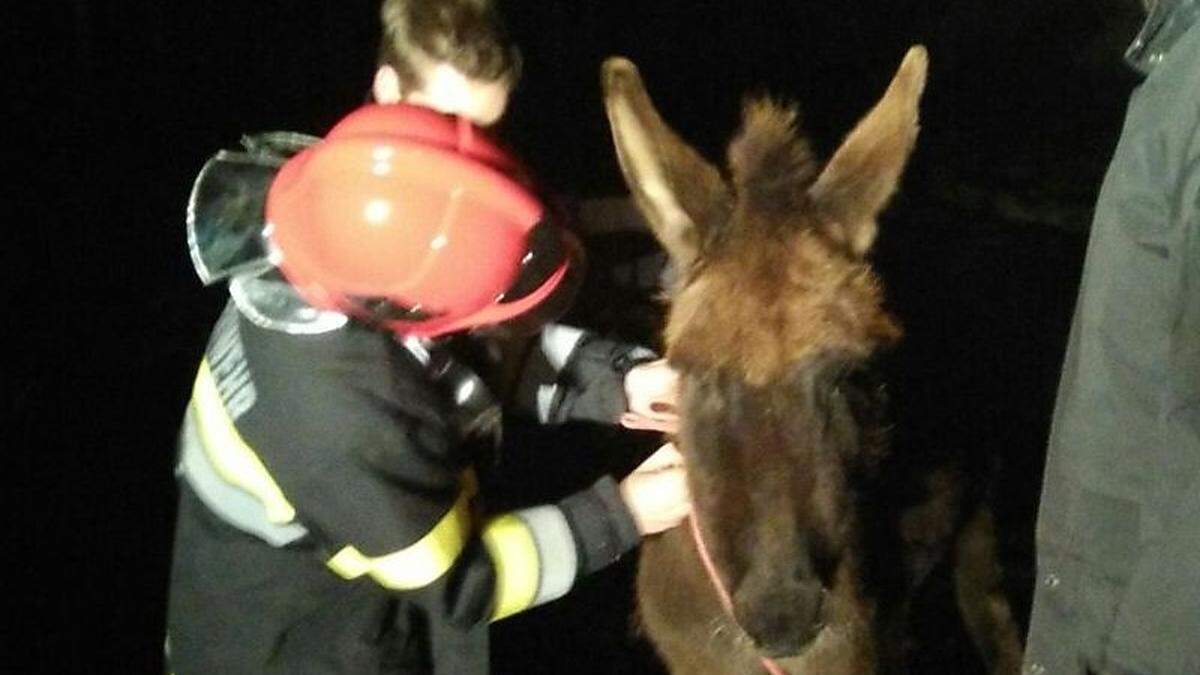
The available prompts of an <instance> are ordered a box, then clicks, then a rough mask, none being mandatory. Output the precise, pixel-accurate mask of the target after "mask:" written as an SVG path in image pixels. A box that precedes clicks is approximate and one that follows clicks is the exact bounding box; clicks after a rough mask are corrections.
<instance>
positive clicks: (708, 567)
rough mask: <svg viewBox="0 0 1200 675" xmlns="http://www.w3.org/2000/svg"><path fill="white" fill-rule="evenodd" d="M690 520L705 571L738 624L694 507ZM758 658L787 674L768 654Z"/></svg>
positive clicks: (772, 670)
mask: <svg viewBox="0 0 1200 675" xmlns="http://www.w3.org/2000/svg"><path fill="white" fill-rule="evenodd" d="M688 520H689V521H690V522H691V525H692V527H691V530H692V540H693V541H694V542H696V553H699V554H700V562H702V563H704V571H705V572H707V573H708V579H709V581H711V582H712V585H713V588H714V589H716V591H717V598H718V599H720V601H721V606H722V607H724V608H725V613H726V614H728V615H729V618H730V619H733V623H734V625H737V619H736V618H735V617H734V615H733V598H731V597H730V596H729V590H728V589H726V588H725V584H724V583H723V582H722V581H721V575H720V574H719V573H717V566H716V565H715V564H714V563H713V559H712V556H711V555H709V553H708V547H707V546H705V545H704V537H703V536H701V534H700V519H699V518H698V517H697V516H696V511H695V510H694V509H693V510H692V515H691V516H690V517H689V518H688ZM739 628H740V626H739ZM758 658H759V660H760V661H761V662H762V666H763V668H764V669H765V670H766V671H767V672H768V673H770V674H771V675H787V674H786V673H785V672H784V670H783V668H781V667H780V666H779V664H778V663H775V661H773V660H772V659H770V658H768V657H766V656H759V657H758Z"/></svg>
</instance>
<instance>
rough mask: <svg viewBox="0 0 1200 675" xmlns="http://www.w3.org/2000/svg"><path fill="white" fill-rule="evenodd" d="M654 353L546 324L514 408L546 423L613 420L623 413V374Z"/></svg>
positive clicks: (576, 330)
mask: <svg viewBox="0 0 1200 675" xmlns="http://www.w3.org/2000/svg"><path fill="white" fill-rule="evenodd" d="M656 358H658V357H657V355H656V354H655V353H654V352H653V351H651V350H650V349H647V348H646V347H642V346H638V345H633V344H629V343H624V342H618V341H615V340H609V339H605V338H601V337H599V336H597V335H595V334H592V333H589V332H587V331H584V330H582V329H579V328H574V327H571V326H565V325H561V324H551V325H549V326H547V327H546V328H545V329H544V330H543V331H542V334H541V337H540V340H539V348H537V349H533V350H531V354H530V356H529V359H528V361H527V362H526V364H525V368H524V370H523V372H522V375H521V381H520V383H519V385H518V387H517V396H516V399H517V400H516V404H517V406H518V409H519V411H521V412H524V413H526V414H530V415H533V416H536V418H537V419H538V421H540V422H542V423H545V424H561V423H564V422H569V421H589V422H600V423H606V424H612V423H615V422H616V421H617V420H618V419H619V418H620V416H621V413H623V412H625V410H626V409H627V407H628V403H627V401H626V399H625V386H624V385H625V375H626V373H628V372H629V369H630V368H632V367H634V366H635V365H637V364H639V363H644V362H646V361H652V360H654V359H656Z"/></svg>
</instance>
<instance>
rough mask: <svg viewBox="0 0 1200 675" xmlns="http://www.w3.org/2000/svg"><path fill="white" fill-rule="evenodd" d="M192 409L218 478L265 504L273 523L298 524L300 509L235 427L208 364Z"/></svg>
mask: <svg viewBox="0 0 1200 675" xmlns="http://www.w3.org/2000/svg"><path fill="white" fill-rule="evenodd" d="M192 408H193V410H195V412H196V422H197V424H196V426H197V428H198V430H199V433H200V440H201V443H202V445H203V446H204V452H205V454H207V455H208V459H209V461H210V462H211V463H212V466H213V468H214V469H215V470H216V472H217V474H219V475H220V476H221V478H222V479H224V480H225V481H226V482H227V483H229V484H230V485H235V486H237V487H239V488H241V489H243V490H245V491H246V492H249V493H250V494H252V495H254V496H255V497H256V498H257V499H258V500H259V501H261V502H262V503H263V506H264V507H265V508H266V511H267V520H269V521H270V522H272V523H274V524H276V525H282V524H284V523H290V522H291V521H293V520H295V518H296V509H294V508H293V507H292V505H291V504H290V503H288V500H287V499H286V498H285V497H284V496H283V491H281V490H280V489H279V486H278V485H276V484H275V481H274V480H273V479H272V478H271V474H270V473H268V472H267V468H266V467H265V466H263V463H262V460H260V459H259V458H258V455H257V454H256V453H255V452H254V450H252V449H251V448H250V446H249V445H247V444H246V441H244V440H243V439H242V436H241V434H239V433H238V430H237V429H236V428H235V427H234V426H233V420H231V419H230V418H229V413H227V412H226V411H225V404H224V403H223V402H222V401H221V395H220V393H218V392H217V385H216V382H215V381H214V380H213V376H212V371H211V370H209V367H208V361H207V360H204V361H201V362H200V372H199V373H198V374H197V375H196V385H195V386H194V387H193V388H192Z"/></svg>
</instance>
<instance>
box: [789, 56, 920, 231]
mask: <svg viewBox="0 0 1200 675" xmlns="http://www.w3.org/2000/svg"><path fill="white" fill-rule="evenodd" d="M928 65H929V57H928V56H927V54H926V53H925V48H924V47H921V46H915V47H912V48H910V49H909V50H908V53H907V54H905V56H904V61H903V62H902V63H901V64H900V69H899V70H897V71H896V75H895V77H893V78H892V83H891V84H890V85H888V89H887V92H886V93H884V95H883V98H881V99H880V100H879V103H877V104H875V107H874V108H872V109H871V112H869V113H867V115H866V116H865V117H863V119H862V120H861V121H859V123H858V125H857V126H856V127H854V130H853V131H851V132H850V134H849V135H848V136H846V139H845V140H844V141H843V142H842V145H841V147H840V148H838V150H837V152H835V153H834V155H833V158H832V159H830V160H829V163H828V164H827V165H826V166H825V169H824V170H823V171H822V172H821V176H820V177H819V178H817V181H816V183H814V184H813V186H812V188H811V193H810V194H811V195H812V198H813V201H814V202H815V203H816V204H817V205H818V207H819V208H820V209H821V210H822V211H823V212H824V213H825V215H826V216H827V217H828V218H829V219H830V220H831V224H830V228H831V230H832V232H831V233H832V234H833V235H834V236H836V237H838V238H840V239H843V240H844V241H845V243H846V244H847V245H848V246H849V247H850V249H851V250H852V251H854V252H855V253H856V254H858V255H863V254H864V253H866V252H867V250H868V249H870V248H871V244H872V243H873V242H874V241H875V232H876V228H877V224H876V220H875V219H876V217H877V216H878V215H879V212H880V211H882V210H883V207H884V206H886V205H887V202H888V200H889V199H890V198H891V196H892V194H893V193H894V192H895V191H896V185H897V183H898V182H899V180H900V173H901V172H902V171H903V170H904V164H905V162H907V161H908V156H909V155H910V154H911V153H912V149H913V144H914V143H915V142H916V139H917V129H918V124H917V113H918V104H919V103H920V100H921V92H922V90H923V89H924V88H925V73H926V71H927V70H928Z"/></svg>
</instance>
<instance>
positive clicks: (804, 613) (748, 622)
mask: <svg viewBox="0 0 1200 675" xmlns="http://www.w3.org/2000/svg"><path fill="white" fill-rule="evenodd" d="M754 605H755V606H753V607H750V606H747V605H745V604H744V603H742V604H741V606H739V607H738V611H737V612H736V613H737V615H738V621H739V623H740V624H741V626H742V629H743V630H745V631H746V633H747V634H748V635H749V636H750V639H751V640H753V641H754V645H755V647H756V648H758V650H759V651H760V652H761V653H762V654H763V655H765V656H769V657H772V658H784V657H788V656H796V655H798V654H799V653H800V652H802V651H804V649H805V648H806V647H808V645H809V644H810V643H811V642H812V641H813V640H814V639H816V637H817V634H818V633H820V632H821V629H822V628H824V627H825V621H824V620H825V589H824V588H823V587H822V586H821V584H820V583H818V582H805V583H799V584H795V585H789V587H788V588H786V589H780V590H779V592H778V593H772V594H771V596H770V597H763V598H760V599H759V600H758V602H756V603H754Z"/></svg>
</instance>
